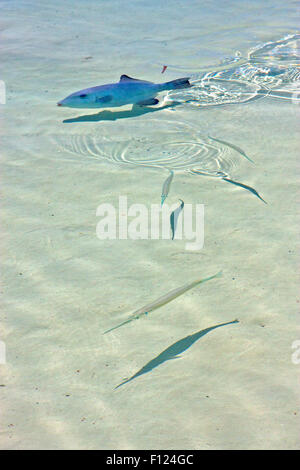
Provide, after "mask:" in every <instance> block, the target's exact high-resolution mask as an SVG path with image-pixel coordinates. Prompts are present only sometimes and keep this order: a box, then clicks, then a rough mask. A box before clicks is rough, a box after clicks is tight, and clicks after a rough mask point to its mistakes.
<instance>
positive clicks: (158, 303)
mask: <svg viewBox="0 0 300 470" xmlns="http://www.w3.org/2000/svg"><path fill="white" fill-rule="evenodd" d="M221 275H222V271H220V272H218V273H217V274H214V275H213V276H210V277H207V278H205V279H197V280H196V281H193V282H191V283H190V284H185V285H184V286H181V287H178V288H177V289H173V290H171V291H170V292H168V293H167V294H165V295H163V296H162V297H159V298H158V299H156V300H154V302H151V303H150V304H147V305H145V306H144V307H142V308H139V309H138V310H136V311H135V312H133V313H132V314H131V315H130V317H129V318H128V319H127V320H125V321H123V322H122V323H120V324H119V325H117V326H114V327H113V328H110V329H109V330H106V331H105V332H104V333H103V334H106V333H109V332H110V331H113V330H116V329H117V328H120V327H121V326H123V325H126V324H127V323H130V322H132V321H133V320H138V319H139V318H141V317H142V316H143V315H147V314H148V313H149V312H152V311H153V310H156V309H157V308H160V307H162V306H163V305H165V304H167V303H169V302H171V300H174V299H176V297H179V296H180V295H182V294H184V293H185V292H186V291H188V290H190V289H192V288H193V287H195V286H197V285H198V284H201V283H203V282H206V281H209V280H210V279H214V278H215V277H221Z"/></svg>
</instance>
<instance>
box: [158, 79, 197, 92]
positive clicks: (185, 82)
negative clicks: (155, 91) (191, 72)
mask: <svg viewBox="0 0 300 470" xmlns="http://www.w3.org/2000/svg"><path fill="white" fill-rule="evenodd" d="M191 86H192V85H191V84H190V82H189V77H187V78H177V79H176V80H171V81H170V82H166V83H163V84H162V89H163V90H177V89H178V88H190V87H191Z"/></svg>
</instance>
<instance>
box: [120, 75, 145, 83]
mask: <svg viewBox="0 0 300 470" xmlns="http://www.w3.org/2000/svg"><path fill="white" fill-rule="evenodd" d="M130 80H134V81H135V82H141V81H142V80H138V78H132V77H129V76H128V75H121V77H120V82H129V81H130Z"/></svg>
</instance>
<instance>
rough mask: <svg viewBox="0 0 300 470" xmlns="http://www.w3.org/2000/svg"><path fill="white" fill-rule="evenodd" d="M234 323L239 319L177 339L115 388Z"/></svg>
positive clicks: (175, 357)
mask: <svg viewBox="0 0 300 470" xmlns="http://www.w3.org/2000/svg"><path fill="white" fill-rule="evenodd" d="M232 323H239V321H238V320H234V321H230V322H227V323H220V324H219V325H214V326H211V327H210V328H206V329H205V330H201V331H197V333H194V334H193V335H189V336H186V337H185V338H182V339H180V340H179V341H176V343H173V344H171V346H169V347H168V348H167V349H165V350H164V351H162V352H161V353H160V354H159V355H158V356H156V357H155V358H154V359H151V361H149V362H147V364H146V365H144V367H142V368H141V369H140V370H139V371H138V372H136V373H135V374H134V375H133V376H132V377H130V378H129V379H126V380H124V382H122V383H120V384H119V385H117V387H115V388H114V390H116V389H117V388H119V387H121V386H122V385H125V384H126V383H128V382H131V381H132V380H134V379H136V378H137V377H139V376H140V375H143V374H147V373H148V372H150V371H151V370H153V369H155V367H158V366H160V365H161V364H163V363H164V362H166V361H170V360H171V359H177V358H179V357H180V356H178V354H180V353H183V352H184V351H186V350H187V349H188V348H190V347H191V346H192V345H193V344H194V343H195V342H196V341H198V339H200V338H202V336H204V335H206V334H207V333H209V332H210V331H212V330H215V329H216V328H219V327H220V326H225V325H231V324H232Z"/></svg>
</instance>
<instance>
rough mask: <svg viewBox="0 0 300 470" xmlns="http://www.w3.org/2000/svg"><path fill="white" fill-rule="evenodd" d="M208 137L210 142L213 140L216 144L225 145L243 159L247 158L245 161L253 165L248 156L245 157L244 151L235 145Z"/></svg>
mask: <svg viewBox="0 0 300 470" xmlns="http://www.w3.org/2000/svg"><path fill="white" fill-rule="evenodd" d="M208 137H209V138H210V139H211V140H215V141H216V142H219V143H220V144H225V145H227V146H228V147H230V148H232V149H233V150H235V151H236V152H238V153H240V154H241V155H242V156H243V157H245V158H247V160H249V162H251V163H255V162H254V161H253V160H252V159H251V158H250V157H248V155H246V153H245V152H244V150H243V149H241V148H240V147H238V146H237V145H235V144H231V143H229V142H226V141H225V140H221V139H216V138H215V137H211V136H210V135H209V136H208Z"/></svg>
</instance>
